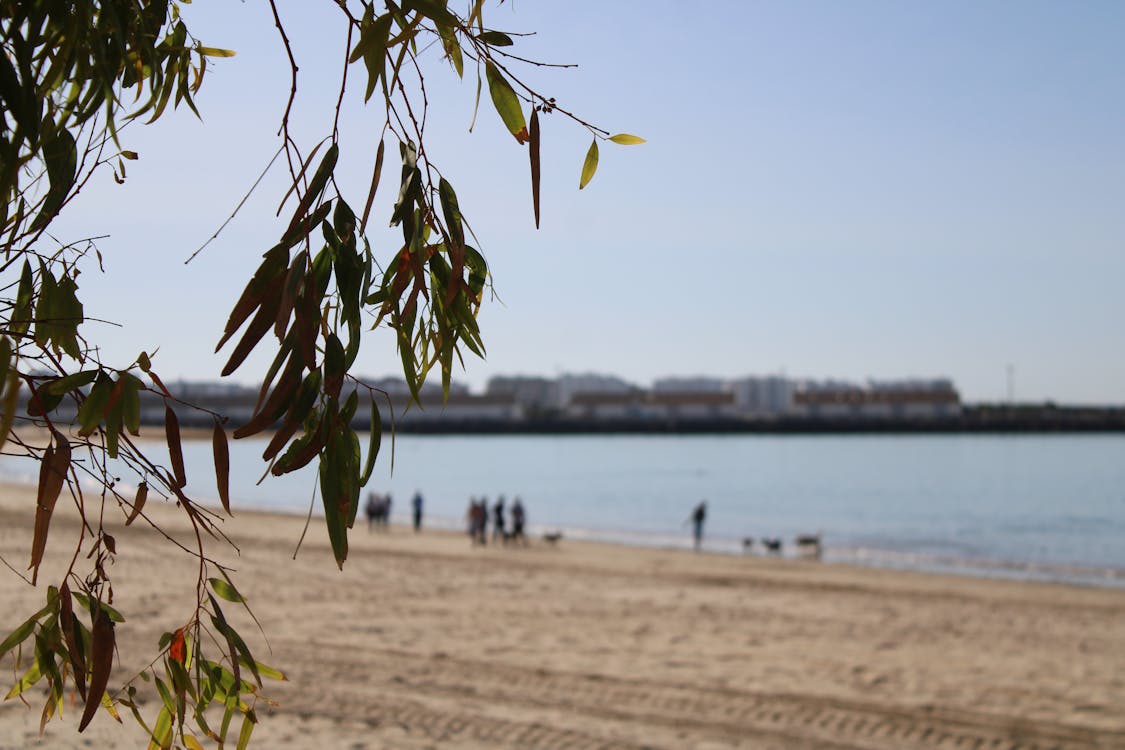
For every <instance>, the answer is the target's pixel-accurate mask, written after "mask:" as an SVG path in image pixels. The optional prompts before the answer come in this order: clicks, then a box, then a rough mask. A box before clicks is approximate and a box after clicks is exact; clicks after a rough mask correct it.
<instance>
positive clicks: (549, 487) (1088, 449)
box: [0, 435, 1125, 587]
mask: <svg viewBox="0 0 1125 750" xmlns="http://www.w3.org/2000/svg"><path fill="white" fill-rule="evenodd" d="M264 445H265V441H261V440H244V441H236V442H233V443H232V446H231V447H232V476H231V483H232V498H233V502H234V504H235V505H236V506H239V505H241V506H243V507H251V506H253V507H264V508H270V509H275V510H282V511H288V512H294V513H304V512H307V510H308V507H309V504H310V501H311V500H312V498H313V492H314V486H315V484H316V482H315V470H313V469H311V468H308V469H306V470H303V471H302V472H298V473H296V474H293V475H289V476H286V477H283V478H280V479H278V478H273V477H270V478H267V479H266V480H265V481H264V482H263V483H262V484H261V485H258V484H256V483H257V480H258V479H259V477H260V475H261V470H262V464H261V461H260V458H259V456H260V453H261V450H262V449H263V447H264ZM163 450H164V449H163V448H162V447H160V446H153V452H154V455H155V456H157V457H163V456H164V453H163ZM365 450H366V447H365ZM210 453H211V448H210V441H201V442H195V443H188V444H186V445H185V459H186V463H187V465H188V474H189V477H195V478H196V479H195V481H193V483H192V484H191V485H190V486H189V491H191V492H192V493H193V494H194V496H195V497H199V498H206V497H213V496H214V495H215V490H214V484H213V478H212V477H213V475H212V474H211V473H210V472H211V469H210ZM1123 459H1125V436H1122V435H1013V436H996V435H932V436H926V435H917V436H915V435H910V436H903V435H895V436H887V435H879V436H857V435H846V436H805V435H802V436H774V435H737V436H735V435H732V436H585V435H584V436H416V435H399V436H398V437H397V439H396V440H395V442H394V466H393V472H392V470H391V443H390V440H389V439H388V440H386V441H385V442H384V447H383V453H382V455H380V457H379V462H378V465H377V469H376V476H375V478H374V479H373V480H372V483H371V484H370V485H369V488H371V489H375V490H377V491H380V492H390V493H391V494H392V496H393V497H394V500H395V503H394V506H393V517H394V520H396V521H399V522H404V523H405V522H406V521H407V518H408V513H409V504H410V503H409V500H410V497H411V496H412V495H413V494H414V492H415V490H420V491H421V492H422V493H423V495H424V497H425V500H426V517H427V524H429V525H433V526H439V527H445V528H460V527H461V526H462V518H463V517H464V513H465V507H466V505H467V502H468V498H469V496H470V495H473V496H479V495H486V496H487V497H488V498H489V501H490V503H491V502H494V501H495V500H496V497H497V496H498V495H500V494H503V495H505V496H506V497H507V498H508V500H509V502H510V501H511V499H512V498H513V497H514V496H515V495H519V496H520V497H521V498H522V499H523V502H524V505H525V506H526V508H527V512H528V521H529V524H530V528H531V530H532V532H533V533H538V532H542V531H544V530H555V529H560V530H562V531H563V532H564V534H566V535H567V536H571V537H582V538H593V539H604V540H609V541H618V542H625V543H631V544H643V545H666V546H685V547H686V546H689V545H690V537H689V528H688V525H687V524H686V523H685V521H686V519H687V516H688V514H689V513H690V512H691V509H692V508H693V507H694V505H695V504H696V503H697V502H698V501H699V500H701V499H706V500H707V501H708V511H709V514H708V518H707V524H706V538H705V548H706V549H708V550H710V551H714V552H729V553H738V554H741V553H742V539H743V538H745V537H754V538H756V539H757V538H761V537H763V536H775V537H782V538H783V539H785V540H786V541H791V540H792V538H793V536H795V535H796V534H802V533H816V532H820V533H822V534H823V539H824V543H825V559H826V560H828V561H846V562H859V563H864V564H872V565H886V566H895V567H905V568H914V569H927V570H944V571H952V572H963V573H969V574H985V575H999V576H1017V577H1028V578H1041V579H1046V580H1068V581H1079V582H1084V583H1093V584H1099V585H1111V586H1123V587H1125V460H1123ZM0 472H3V473H4V474H6V475H7V476H8V477H15V478H19V479H23V480H25V481H26V480H32V479H33V478H34V477H33V475H32V472H31V471H29V470H28V468H27V467H26V466H20V465H19V464H16V463H13V462H11V461H10V460H8V461H6V462H5V463H2V464H0ZM316 503H317V504H319V498H318V499H317V500H316ZM314 507H315V506H314ZM789 549H790V550H791V549H792V545H789ZM786 554H789V552H788V551H787V552H786Z"/></svg>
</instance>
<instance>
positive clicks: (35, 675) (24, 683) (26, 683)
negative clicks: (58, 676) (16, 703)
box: [4, 660, 43, 700]
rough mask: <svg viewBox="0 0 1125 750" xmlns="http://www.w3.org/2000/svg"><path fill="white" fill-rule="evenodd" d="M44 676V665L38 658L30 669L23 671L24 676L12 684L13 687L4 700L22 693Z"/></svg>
mask: <svg viewBox="0 0 1125 750" xmlns="http://www.w3.org/2000/svg"><path fill="white" fill-rule="evenodd" d="M42 676H43V670H42V667H41V666H40V665H39V661H38V660H36V661H35V663H33V664H32V665H31V666H30V667H28V670H27V671H26V672H24V673H23V676H22V677H20V679H19V681H18V682H17V683H16V684H15V685H13V686H12V689H11V690H9V691H8V694H7V695H6V696H4V700H11V699H12V698H15V697H16V696H17V695H20V694H22V693H23V692H24V691H25V690H27V689H28V688H29V687H31V686H32V685H34V684H35V683H37V682H39V679H40V678H41V677H42Z"/></svg>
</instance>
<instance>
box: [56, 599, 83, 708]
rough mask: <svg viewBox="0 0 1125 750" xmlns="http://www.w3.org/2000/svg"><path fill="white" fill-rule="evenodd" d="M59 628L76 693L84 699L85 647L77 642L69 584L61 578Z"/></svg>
mask: <svg viewBox="0 0 1125 750" xmlns="http://www.w3.org/2000/svg"><path fill="white" fill-rule="evenodd" d="M59 628H60V629H61V630H62V632H63V639H64V640H65V641H66V650H67V656H68V657H69V658H70V666H71V667H73V669H74V684H75V685H76V686H77V687H78V694H79V695H81V696H82V700H86V656H85V649H83V648H82V647H81V646H80V645H79V644H78V637H77V636H76V632H77V631H78V624H77V621H76V620H75V619H74V605H73V603H72V601H71V597H70V586H69V584H68V583H67V582H66V580H63V583H62V586H60V587H59Z"/></svg>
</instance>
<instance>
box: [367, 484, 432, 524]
mask: <svg viewBox="0 0 1125 750" xmlns="http://www.w3.org/2000/svg"><path fill="white" fill-rule="evenodd" d="M424 503H425V500H423V498H422V493H421V492H420V491H419V492H415V493H414V497H413V498H412V499H411V500H410V506H411V511H412V512H413V516H414V531H415V533H417V532H419V531H421V530H422V506H423V504H424ZM363 512H364V513H365V514H367V530H368V531H370V530H372V529H386V528H387V526H388V524H389V523H390V520H391V493H389V492H388V493H387V494H385V495H379V494H376V493H374V492H369V493H367V502H366V503H365V504H364V506H363Z"/></svg>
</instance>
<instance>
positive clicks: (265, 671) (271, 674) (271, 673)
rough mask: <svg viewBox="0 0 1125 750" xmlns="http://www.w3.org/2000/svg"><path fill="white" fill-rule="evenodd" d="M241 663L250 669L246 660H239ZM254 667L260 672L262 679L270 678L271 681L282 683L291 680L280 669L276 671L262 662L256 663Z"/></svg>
mask: <svg viewBox="0 0 1125 750" xmlns="http://www.w3.org/2000/svg"><path fill="white" fill-rule="evenodd" d="M239 661H240V662H241V663H242V664H243V665H244V666H246V667H250V665H249V664H248V663H247V662H246V660H245V659H243V658H239ZM254 667H255V668H256V669H257V670H258V674H260V675H261V676H262V677H268V678H269V679H271V680H278V681H280V682H289V678H288V677H287V676H286V675H285V673H284V672H282V671H281V670H280V669H274V668H273V667H271V666H269V665H268V664H262V662H260V661H256V662H254Z"/></svg>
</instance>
